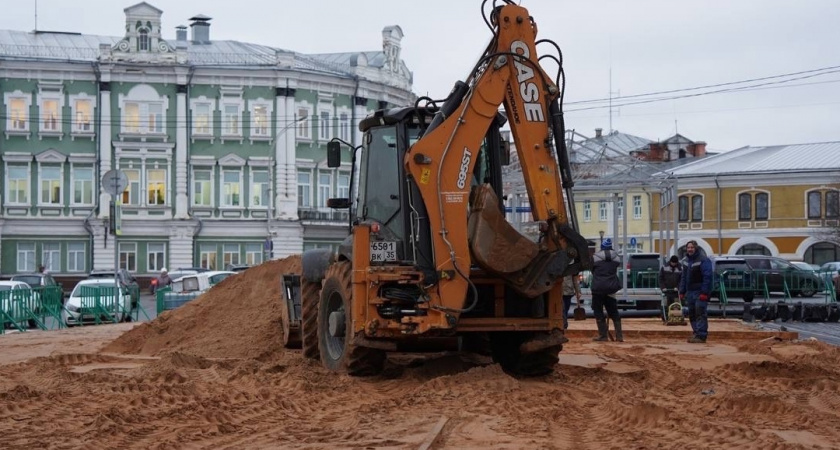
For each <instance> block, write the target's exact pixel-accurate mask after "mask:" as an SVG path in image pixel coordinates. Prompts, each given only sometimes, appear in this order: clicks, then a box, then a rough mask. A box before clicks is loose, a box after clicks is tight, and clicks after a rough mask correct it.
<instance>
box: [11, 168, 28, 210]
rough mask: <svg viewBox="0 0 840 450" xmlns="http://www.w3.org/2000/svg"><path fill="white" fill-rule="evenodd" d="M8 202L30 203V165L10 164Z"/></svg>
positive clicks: (15, 203)
mask: <svg viewBox="0 0 840 450" xmlns="http://www.w3.org/2000/svg"><path fill="white" fill-rule="evenodd" d="M8 174H9V175H8V180H7V183H8V185H9V186H8V188H7V190H6V196H7V198H6V202H7V203H9V204H13V205H25V204H28V203H29V166H11V165H10V166H9V172H8Z"/></svg>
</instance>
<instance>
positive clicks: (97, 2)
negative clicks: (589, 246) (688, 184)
mask: <svg viewBox="0 0 840 450" xmlns="http://www.w3.org/2000/svg"><path fill="white" fill-rule="evenodd" d="M35 3H36V1H35V0H0V29H16V30H26V31H29V30H32V29H33V28H35ZM135 3H136V2H134V1H130V0H129V1H122V2H119V1H114V0H76V1H73V2H68V1H66V0H38V1H37V4H38V28H39V29H41V30H56V31H76V32H81V33H85V34H99V35H108V36H122V34H123V30H124V25H125V15H124V13H123V8H125V7H127V6H131V5H133V4H135ZM149 3H150V4H152V5H154V6H156V7H157V8H159V9H161V10H163V18H162V19H163V28H164V30H165V31H166V32H165V33H164V37H165V38H167V39H174V36H175V26H177V25H181V24H183V25H188V24H189V21H188V20H187V19H188V18H190V17H192V16H193V15H196V14H204V15H207V16H210V17H212V18H213V20H212V21H211V24H212V26H211V28H210V37H211V39H225V40H239V41H245V42H253V43H257V44H264V45H270V46H274V47H281V48H286V49H289V50H294V51H298V52H302V53H332V52H351V51H360V50H364V51H370V50H380V49H381V34H380V32H381V30H382V28H383V27H385V26H387V25H399V26H400V27H401V28H402V30H403V32H404V33H405V37H404V38H403V45H402V58H403V60H405V62H406V64H407V65H408V67H409V69H410V70H411V71H412V72H413V73H414V91H415V92H416V93H417V94H419V95H429V96H430V97H432V98H443V97H445V96H446V94H447V93H448V92H449V90H450V88H451V86H452V84H453V83H454V82H455V80H456V79H463V78H465V77H466V75H467V72H468V71H469V70H470V69H471V68H472V66H473V64H474V63H475V61H476V60H477V58H478V57H479V56H480V54H481V52H482V51H483V50H484V47H485V46H486V44H487V42H488V40H489V38H490V33H489V30H488V29H487V27H486V26H485V24H484V21H483V19H482V18H481V14H480V6H481V1H480V0H414V1H403V0H356V1H348V0H305V1H290V0H270V1H269V0H237V1H231V0H226V1H222V0H203V1H201V2H192V1H184V0H151V1H149ZM489 3H492V0H490V2H489ZM522 4H523V6H525V7H527V8H528V9H529V10H530V12H531V15H532V16H533V17H534V19H535V20H536V22H537V25H538V27H539V36H538V38H542V39H551V40H554V41H555V42H557V44H559V45H560V47H561V49H562V50H563V56H564V66H565V71H566V75H567V86H566V105H565V109H566V111H567V113H566V125H567V127H568V128H574V129H576V130H577V131H578V132H580V133H582V134H584V135H592V134H593V133H594V129H595V128H597V127H600V128H603V129H604V130H605V131H606V130H609V129H614V130H618V131H621V132H624V133H629V134H633V135H636V136H641V137H644V138H648V139H652V140H658V139H666V138H668V137H670V136H672V135H673V134H674V133H675V131H678V132H679V133H680V134H682V135H684V136H686V137H688V138H689V139H693V140H697V141H706V142H707V143H708V146H709V149H710V150H713V151H726V150H731V149H734V148H739V147H742V146H745V145H775V144H794V143H808V142H825V141H840V48H839V47H840V45H839V44H840V24H838V19H840V1H838V0H800V1H790V0H703V1H700V0H632V1H631V0H524V1H523V2H522ZM70 5H73V6H70ZM546 50H547V48H546ZM546 50H541V54H543V53H546ZM546 66H547V68H548V64H546ZM823 68H827V69H825V70H822V71H820V70H817V69H823ZM551 70H554V69H553V68H551ZM798 72H802V73H800V74H799V75H795V76H783V77H779V76H780V75H784V74H792V73H798ZM610 74H612V76H610ZM767 77H774V78H769V79H766V80H763V81H753V82H747V83H740V84H727V85H725V86H721V87H717V88H708V89H696V90H689V91H680V92H675V93H670V94H662V95H656V96H647V97H631V98H624V99H622V98H620V97H628V96H636V95H639V94H649V93H655V92H661V91H672V90H680V89H687V88H698V87H703V86H708V85H719V84H724V83H733V82H740V81H745V80H751V79H758V78H767ZM796 78H800V79H796ZM762 83H774V84H770V85H765V86H756V85H758V84H762ZM610 86H611V87H610ZM733 88H737V89H736V90H735V91H734V92H727V93H719V94H705V93H707V92H709V91H711V90H720V89H733ZM745 88H746V89H745ZM610 92H612V97H614V99H613V104H614V105H620V104H622V103H628V102H639V101H645V100H651V99H663V98H664V100H659V101H655V102H650V103H643V104H637V105H626V106H622V107H613V108H612V114H610V108H608V107H607V106H606V102H602V103H592V102H589V101H592V100H597V99H605V98H609V97H610ZM696 94H703V95H696ZM685 95H696V96H693V97H687V98H685V97H684V98H674V97H676V96H685ZM583 102H585V103H583ZM583 108H594V109H583Z"/></svg>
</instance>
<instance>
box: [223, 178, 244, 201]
mask: <svg viewBox="0 0 840 450" xmlns="http://www.w3.org/2000/svg"><path fill="white" fill-rule="evenodd" d="M241 189H242V186H241V184H240V176H239V171H238V170H223V171H222V206H239V194H240V192H241Z"/></svg>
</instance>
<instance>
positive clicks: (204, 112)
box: [193, 103, 213, 135]
mask: <svg viewBox="0 0 840 450" xmlns="http://www.w3.org/2000/svg"><path fill="white" fill-rule="evenodd" d="M193 114H194V117H193V134H203V135H209V134H213V127H212V125H211V124H212V121H211V115H210V104H209V103H199V104H196V105H195V109H194V110H193Z"/></svg>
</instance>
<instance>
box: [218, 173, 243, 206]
mask: <svg viewBox="0 0 840 450" xmlns="http://www.w3.org/2000/svg"><path fill="white" fill-rule="evenodd" d="M227 174H236V178H237V179H236V182H232V181H231V182H229V181H227V180H226V179H225V175H227ZM219 182H220V183H221V195H220V197H221V198H220V199H219V207H220V208H225V209H241V208H244V205H243V204H242V192H243V190H242V167H229V166H226V167H222V170H221V176H220V177H219ZM228 185H230V186H231V187H233V186H235V187H236V188H237V189H238V194H236V195H238V199H237V202H236V204H234V202H233V195H235V194H234V193H233V192H228V189H227V188H228Z"/></svg>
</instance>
